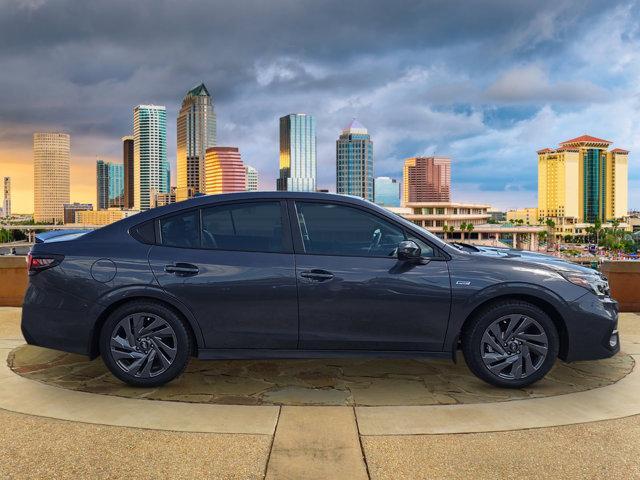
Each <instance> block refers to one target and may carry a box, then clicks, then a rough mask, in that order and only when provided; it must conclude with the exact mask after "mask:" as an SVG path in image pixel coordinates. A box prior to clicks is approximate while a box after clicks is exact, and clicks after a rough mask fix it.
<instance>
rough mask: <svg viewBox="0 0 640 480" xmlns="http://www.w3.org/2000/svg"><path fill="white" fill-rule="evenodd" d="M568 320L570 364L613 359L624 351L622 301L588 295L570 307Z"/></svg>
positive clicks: (568, 357) (568, 356)
mask: <svg viewBox="0 0 640 480" xmlns="http://www.w3.org/2000/svg"><path fill="white" fill-rule="evenodd" d="M569 307H570V311H569V312H568V315H567V316H566V317H565V320H566V322H565V324H566V327H567V337H568V343H567V348H566V355H565V356H566V358H564V360H566V361H568V362H575V361H579V360H597V359H601V358H608V357H612V356H613V355H615V354H616V353H618V352H619V351H620V339H619V337H618V302H616V301H615V300H612V299H609V298H606V299H604V300H602V299H600V298H598V297H596V296H595V295H592V294H590V293H587V294H586V295H584V296H582V297H580V298H579V299H577V300H575V301H574V302H572V303H570V304H569Z"/></svg>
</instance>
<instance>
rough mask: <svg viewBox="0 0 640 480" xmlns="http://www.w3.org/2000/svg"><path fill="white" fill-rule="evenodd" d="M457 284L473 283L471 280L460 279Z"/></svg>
mask: <svg viewBox="0 0 640 480" xmlns="http://www.w3.org/2000/svg"><path fill="white" fill-rule="evenodd" d="M456 285H471V282H469V281H468V280H464V281H463V280H458V281H457V282H456Z"/></svg>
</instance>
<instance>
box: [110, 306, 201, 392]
mask: <svg viewBox="0 0 640 480" xmlns="http://www.w3.org/2000/svg"><path fill="white" fill-rule="evenodd" d="M136 330H137V333H136ZM132 345H135V347H133V348H132ZM192 345H193V342H192V338H191V335H190V333H189V330H188V329H187V326H186V325H185V324H184V321H183V320H182V318H180V316H179V315H177V314H176V313H175V312H174V311H173V310H171V309H170V308H167V307H166V306H165V305H163V304H162V303H159V302H154V301H146V300H139V301H132V302H130V303H126V304H124V305H122V306H121V307H118V308H117V309H116V310H114V311H113V312H112V313H111V314H110V315H109V317H108V318H107V320H106V321H105V323H104V325H103V326H102V330H101V331H100V354H101V355H102V359H103V361H104V363H105V365H106V366H107V368H108V369H109V370H110V371H111V373H113V375H115V376H116V377H117V378H119V379H120V380H122V381H123V382H125V383H128V384H129V385H133V386H136V387H158V386H160V385H164V384H165V383H168V382H170V381H171V380H173V379H175V378H176V377H178V376H179V375H180V374H182V372H184V370H185V368H187V365H188V363H189V358H190V356H191V351H192ZM143 357H146V360H145V358H143Z"/></svg>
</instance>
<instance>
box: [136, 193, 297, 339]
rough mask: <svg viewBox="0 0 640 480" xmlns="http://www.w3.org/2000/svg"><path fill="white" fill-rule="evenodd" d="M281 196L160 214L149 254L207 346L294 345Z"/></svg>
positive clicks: (293, 300)
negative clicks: (157, 242)
mask: <svg viewBox="0 0 640 480" xmlns="http://www.w3.org/2000/svg"><path fill="white" fill-rule="evenodd" d="M286 208H287V207H286V203H285V202H282V201H279V200H271V201H250V202H249V201H245V202H234V203H228V204H213V205H211V206H205V207H202V208H197V209H191V210H186V211H183V212H179V213H176V214H173V215H169V216H166V217H162V218H160V219H159V221H158V225H157V228H158V229H159V235H158V236H159V238H160V245H156V246H153V247H152V249H151V251H150V254H149V262H150V264H151V268H152V270H153V273H154V274H155V276H156V278H157V280H158V282H159V283H160V284H161V285H162V287H163V288H165V289H166V290H167V291H168V292H170V293H171V294H173V295H175V296H176V297H178V298H179V299H180V300H181V301H182V302H183V303H185V304H186V305H187V306H188V307H189V308H190V309H191V311H192V312H193V313H194V315H195V316H196V318H197V320H198V323H199V324H200V326H201V328H202V332H203V335H204V339H205V345H206V347H207V348H283V349H295V348H296V347H297V342H298V306H297V288H296V279H295V267H294V258H293V254H292V246H291V233H290V230H289V223H288V221H283V220H284V219H286V218H287V215H286Z"/></svg>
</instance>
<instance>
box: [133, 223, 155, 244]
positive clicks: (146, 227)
mask: <svg viewBox="0 0 640 480" xmlns="http://www.w3.org/2000/svg"><path fill="white" fill-rule="evenodd" d="M130 233H131V236H132V237H133V238H135V239H136V240H138V241H139V242H142V243H148V244H154V243H156V227H155V220H149V221H148V222H144V223H142V224H140V225H136V226H135V227H133V228H132V229H131V230H130Z"/></svg>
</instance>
